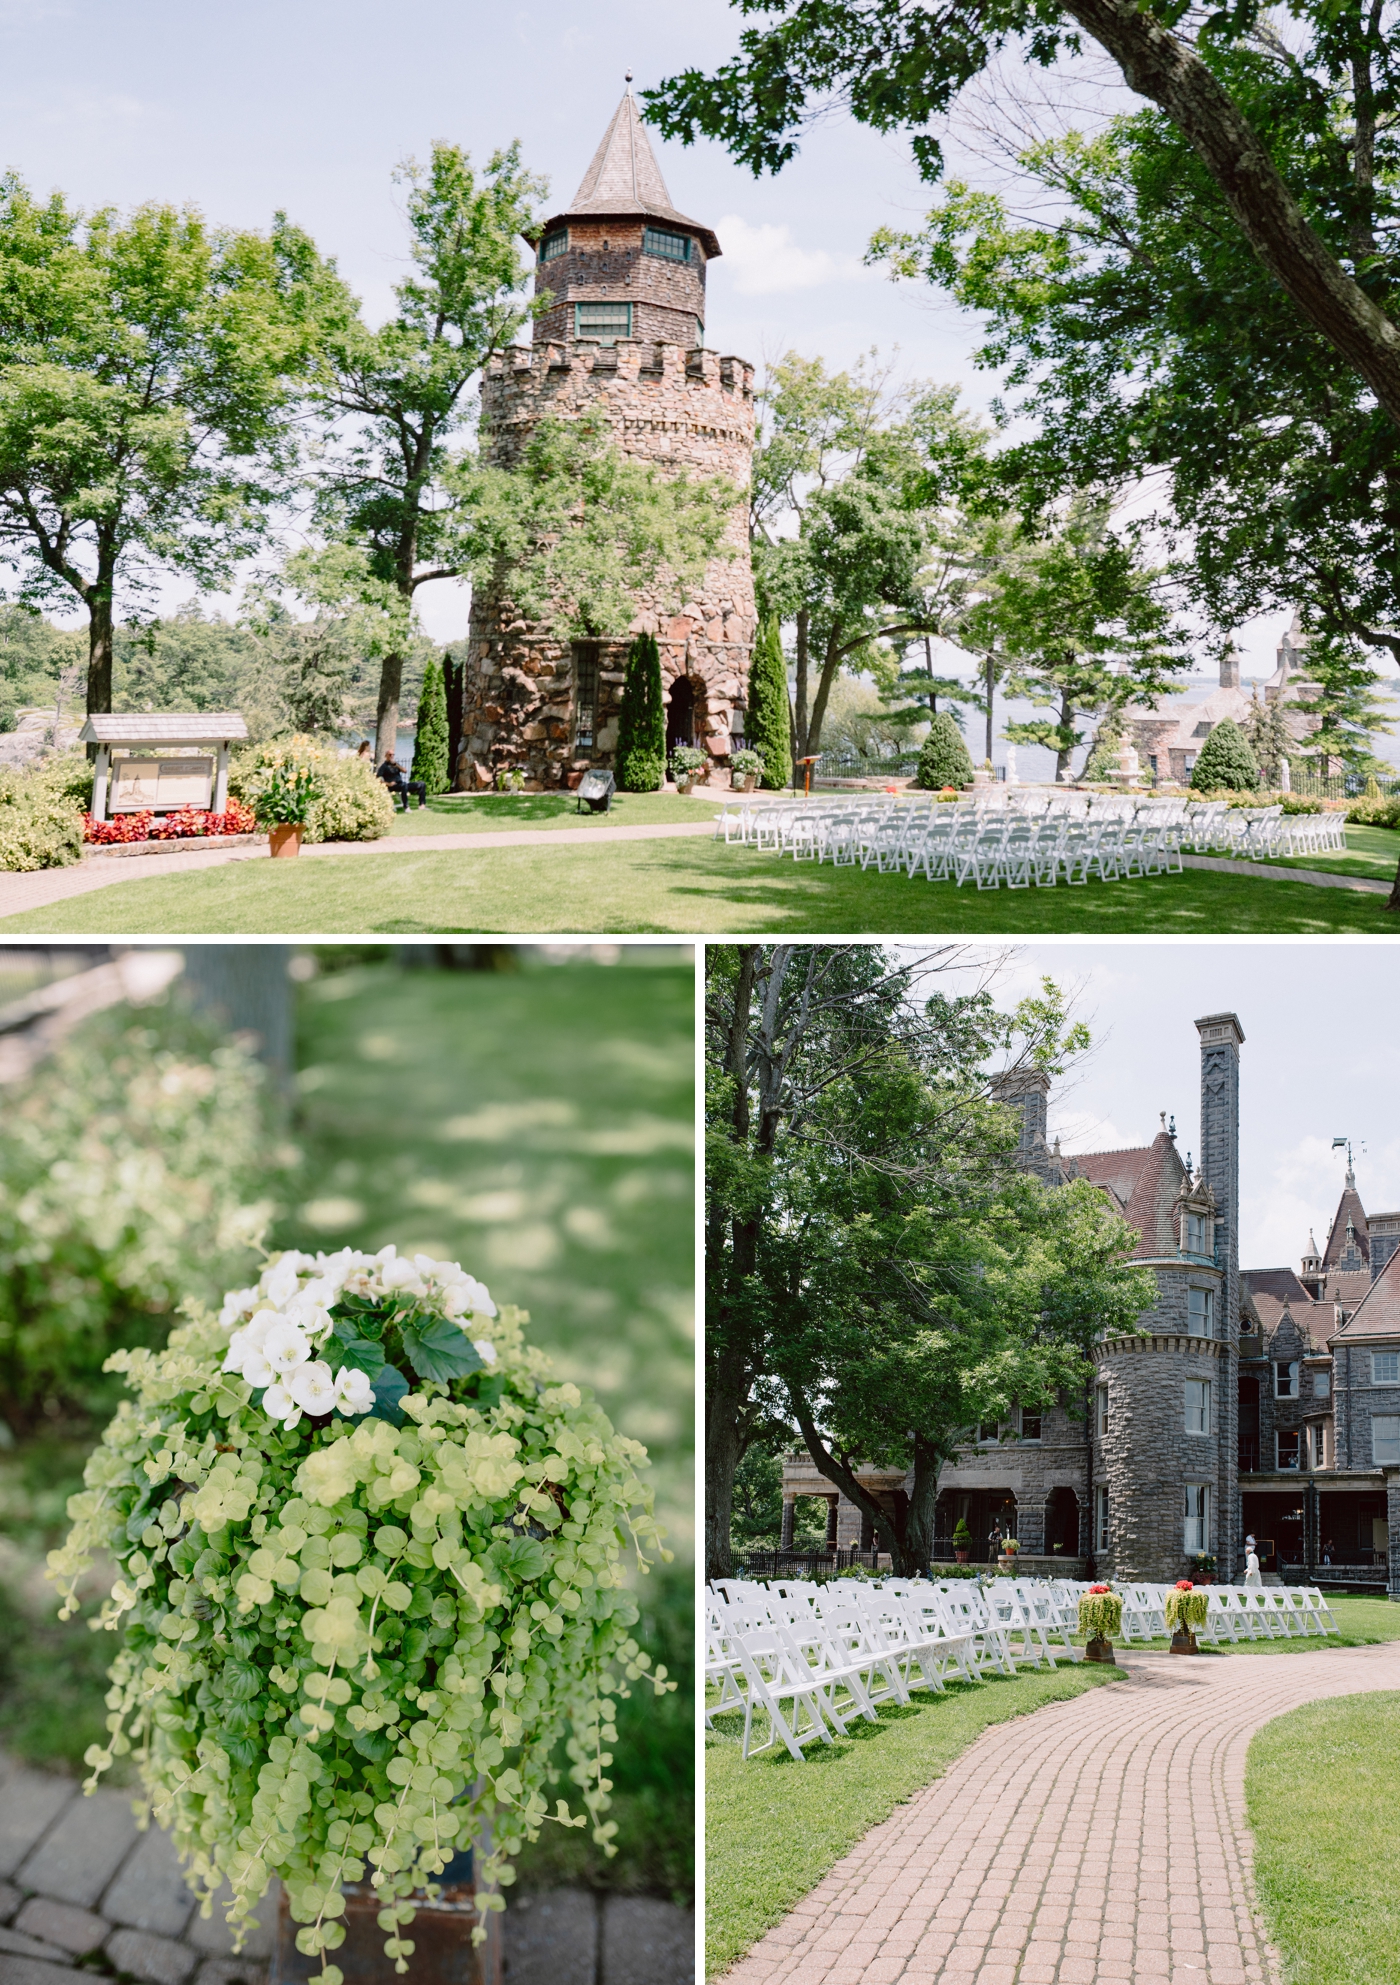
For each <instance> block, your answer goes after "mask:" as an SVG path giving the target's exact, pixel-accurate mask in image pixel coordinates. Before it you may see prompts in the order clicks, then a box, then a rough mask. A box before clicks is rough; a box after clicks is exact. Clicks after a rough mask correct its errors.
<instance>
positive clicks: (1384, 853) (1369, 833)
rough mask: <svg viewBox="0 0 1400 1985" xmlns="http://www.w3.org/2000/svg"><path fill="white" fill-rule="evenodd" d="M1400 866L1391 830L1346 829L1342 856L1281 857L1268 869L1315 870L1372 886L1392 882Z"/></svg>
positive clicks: (1399, 843) (1397, 837)
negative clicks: (1355, 877)
mask: <svg viewBox="0 0 1400 1985" xmlns="http://www.w3.org/2000/svg"><path fill="white" fill-rule="evenodd" d="M1397 862H1400V834H1397V833H1396V832H1395V829H1394V828H1393V827H1357V826H1349V827H1348V828H1347V845H1346V853H1345V854H1342V853H1340V852H1338V853H1335V854H1326V855H1284V856H1282V857H1281V858H1280V859H1279V860H1278V861H1276V862H1271V863H1270V864H1269V866H1270V867H1271V868H1311V869H1319V870H1321V871H1322V872H1323V873H1324V874H1327V875H1359V876H1367V877H1369V878H1370V879H1371V881H1373V882H1393V881H1394V880H1395V865H1396V863H1397Z"/></svg>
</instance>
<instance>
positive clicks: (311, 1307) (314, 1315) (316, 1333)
mask: <svg viewBox="0 0 1400 1985" xmlns="http://www.w3.org/2000/svg"><path fill="white" fill-rule="evenodd" d="M307 1297H308V1292H307V1291H306V1290H305V1289H303V1290H302V1292H301V1294H300V1295H299V1296H293V1298H292V1300H291V1301H290V1302H289V1303H288V1305H287V1317H288V1319H289V1321H290V1322H292V1323H294V1324H296V1325H297V1326H298V1328H299V1329H301V1330H304V1331H305V1332H306V1334H307V1336H308V1337H309V1338H310V1340H311V1342H312V1343H313V1344H319V1343H320V1342H321V1340H322V1338H324V1337H329V1336H330V1334H331V1331H332V1330H333V1329H334V1328H335V1326H334V1324H333V1323H332V1322H331V1316H330V1311H329V1310H325V1309H322V1307H321V1305H320V1304H319V1303H317V1302H311V1301H308V1299H307Z"/></svg>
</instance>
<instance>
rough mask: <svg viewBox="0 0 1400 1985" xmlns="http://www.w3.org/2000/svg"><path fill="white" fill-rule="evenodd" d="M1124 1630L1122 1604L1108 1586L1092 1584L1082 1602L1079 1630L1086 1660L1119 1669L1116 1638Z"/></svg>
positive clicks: (1080, 1604) (1083, 1594) (1082, 1595)
mask: <svg viewBox="0 0 1400 1985" xmlns="http://www.w3.org/2000/svg"><path fill="white" fill-rule="evenodd" d="M1122 1630H1123V1601H1122V1600H1121V1599H1120V1598H1119V1596H1118V1594H1117V1593H1116V1592H1111V1591H1110V1590H1109V1588H1108V1587H1107V1586H1106V1585H1091V1586H1090V1587H1089V1590H1088V1591H1087V1592H1085V1593H1081V1595H1080V1599H1079V1631H1080V1632H1081V1633H1082V1634H1083V1635H1084V1659H1085V1660H1086V1661H1106V1662H1109V1663H1110V1664H1112V1665H1115V1666H1116V1663H1115V1661H1114V1654H1113V1636H1114V1635H1115V1634H1117V1633H1121V1632H1122Z"/></svg>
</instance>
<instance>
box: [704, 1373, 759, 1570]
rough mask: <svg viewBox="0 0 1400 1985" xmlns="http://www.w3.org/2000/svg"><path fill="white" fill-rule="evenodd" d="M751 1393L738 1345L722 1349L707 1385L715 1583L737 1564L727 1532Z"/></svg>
mask: <svg viewBox="0 0 1400 1985" xmlns="http://www.w3.org/2000/svg"><path fill="white" fill-rule="evenodd" d="M748 1395H749V1385H748V1375H747V1373H746V1371H745V1369H744V1360H743V1358H742V1357H741V1356H740V1355H739V1353H738V1352H737V1351H727V1352H724V1353H722V1354H721V1356H720V1357H719V1359H718V1360H717V1361H716V1363H715V1365H714V1366H713V1367H712V1368H711V1371H710V1374H709V1377H708V1379H707V1381H706V1385H705V1576H706V1578H707V1579H709V1580H710V1581H711V1583H713V1581H714V1580H715V1579H717V1578H728V1577H730V1576H731V1574H732V1572H733V1569H734V1561H733V1558H732V1556H731V1553H730V1541H729V1532H730V1525H731V1524H732V1522H733V1518H734V1475H735V1471H736V1469H737V1468H738V1466H739V1462H740V1459H741V1458H742V1455H743V1451H744V1442H743V1436H742V1432H741V1423H742V1420H743V1417H744V1408H745V1406H746V1405H747V1404H748Z"/></svg>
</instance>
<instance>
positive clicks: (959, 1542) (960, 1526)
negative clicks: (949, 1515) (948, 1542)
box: [953, 1517, 972, 1565]
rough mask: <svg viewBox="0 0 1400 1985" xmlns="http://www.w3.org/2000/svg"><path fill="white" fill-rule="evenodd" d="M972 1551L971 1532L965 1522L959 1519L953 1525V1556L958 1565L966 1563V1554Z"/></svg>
mask: <svg viewBox="0 0 1400 1985" xmlns="http://www.w3.org/2000/svg"><path fill="white" fill-rule="evenodd" d="M971 1549H972V1532H971V1531H970V1530H969V1529H968V1527H967V1524H966V1522H965V1521H964V1520H963V1518H962V1517H959V1518H958V1520H957V1522H956V1523H955V1524H954V1525H953V1556H954V1558H955V1559H956V1561H957V1562H958V1564H960V1565H965V1564H966V1563H967V1554H968V1552H969V1551H970V1550H971Z"/></svg>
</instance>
